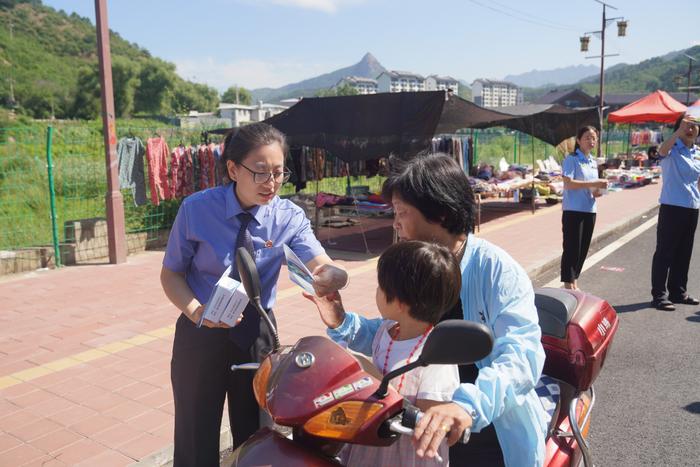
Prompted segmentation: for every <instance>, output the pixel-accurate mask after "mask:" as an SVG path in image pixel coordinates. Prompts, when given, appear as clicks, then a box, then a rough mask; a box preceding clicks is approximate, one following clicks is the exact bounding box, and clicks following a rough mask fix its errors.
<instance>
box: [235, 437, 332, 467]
mask: <svg viewBox="0 0 700 467" xmlns="http://www.w3.org/2000/svg"><path fill="white" fill-rule="evenodd" d="M221 465H222V466H223V467H258V466H272V467H338V466H340V465H341V464H339V463H338V462H336V461H335V460H333V459H330V458H328V457H325V456H323V455H321V454H319V453H316V452H313V451H311V450H309V449H308V448H306V447H304V446H302V445H300V444H298V443H295V442H294V441H292V440H290V439H288V438H286V437H284V436H282V435H281V434H279V433H278V432H276V431H274V430H271V429H269V428H262V429H260V430H258V432H257V433H255V434H254V435H253V436H251V437H250V438H249V439H248V441H246V442H245V443H243V444H242V445H241V446H239V447H238V449H236V450H235V451H233V453H232V454H231V455H230V456H229V457H228V458H227V459H224V461H223V462H222V463H221Z"/></svg>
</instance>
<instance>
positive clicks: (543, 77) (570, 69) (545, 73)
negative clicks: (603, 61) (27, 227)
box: [503, 65, 600, 88]
mask: <svg viewBox="0 0 700 467" xmlns="http://www.w3.org/2000/svg"><path fill="white" fill-rule="evenodd" d="M599 69H600V68H599V67H597V66H595V65H576V66H567V67H563V68H555V69H553V70H532V71H528V72H527V73H521V74H519V75H507V76H506V77H505V78H503V80H504V81H510V82H511V83H514V84H517V85H518V86H521V87H528V88H537V87H540V86H544V85H551V86H560V85H563V84H572V83H576V82H578V81H580V80H581V79H582V78H587V77H589V76H592V75H595V74H597V73H598V70H599Z"/></svg>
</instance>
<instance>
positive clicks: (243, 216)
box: [231, 211, 255, 280]
mask: <svg viewBox="0 0 700 467" xmlns="http://www.w3.org/2000/svg"><path fill="white" fill-rule="evenodd" d="M236 217H238V220H239V221H240V222H241V227H240V229H238V237H236V249H235V251H234V252H233V253H234V256H233V257H234V258H235V255H236V254H237V253H238V249H239V248H240V247H245V249H246V250H248V253H250V257H251V258H253V260H255V252H254V251H253V237H252V236H251V235H250V231H249V230H248V224H250V221H252V220H253V215H252V214H251V213H249V212H245V211H243V212H242V213H240V214H237V215H236ZM231 277H233V278H234V279H236V280H240V276H239V275H238V268H237V267H236V261H235V259H234V262H233V268H232V269H231Z"/></svg>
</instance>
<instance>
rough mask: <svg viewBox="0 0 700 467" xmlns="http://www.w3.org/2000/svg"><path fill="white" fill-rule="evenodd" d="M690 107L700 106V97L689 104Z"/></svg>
mask: <svg viewBox="0 0 700 467" xmlns="http://www.w3.org/2000/svg"><path fill="white" fill-rule="evenodd" d="M690 107H700V99H698V100H696V101H695V102H693V103H692V104H690Z"/></svg>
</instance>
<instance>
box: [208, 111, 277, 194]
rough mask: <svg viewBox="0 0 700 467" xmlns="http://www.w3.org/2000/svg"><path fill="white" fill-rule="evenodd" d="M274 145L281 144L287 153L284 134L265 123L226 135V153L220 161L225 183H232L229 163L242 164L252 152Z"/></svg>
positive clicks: (244, 127)
mask: <svg viewBox="0 0 700 467" xmlns="http://www.w3.org/2000/svg"><path fill="white" fill-rule="evenodd" d="M272 143H279V145H280V147H281V148H282V152H283V153H284V154H286V153H287V139H286V138H285V136H284V133H282V132H281V131H279V130H278V129H277V128H275V127H273V126H272V125H269V124H267V123H263V122H257V123H251V124H250V125H245V126H242V127H240V128H237V129H232V130H231V131H229V132H228V133H226V137H225V138H224V152H223V154H222V155H221V159H219V170H220V171H221V172H220V173H221V176H222V179H223V180H224V181H225V183H228V182H230V181H231V179H230V178H229V176H228V170H227V168H226V162H227V161H233V162H235V163H236V164H240V163H241V162H243V160H244V159H245V158H246V156H247V155H248V154H249V153H250V152H251V151H253V150H255V149H257V148H259V147H260V146H267V145H268V144H272Z"/></svg>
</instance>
